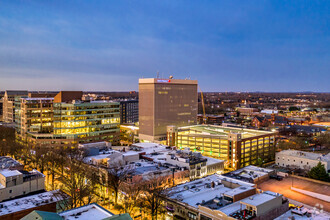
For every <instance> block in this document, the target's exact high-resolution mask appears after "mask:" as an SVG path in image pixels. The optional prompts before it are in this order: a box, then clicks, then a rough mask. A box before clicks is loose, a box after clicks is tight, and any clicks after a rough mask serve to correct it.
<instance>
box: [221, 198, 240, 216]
mask: <svg viewBox="0 0 330 220" xmlns="http://www.w3.org/2000/svg"><path fill="white" fill-rule="evenodd" d="M241 208H242V209H245V208H246V206H245V205H243V204H242V205H241V203H240V201H237V202H234V203H232V204H229V205H227V206H225V207H223V208H221V209H219V211H221V212H223V213H225V214H226V215H227V216H229V215H230V214H232V213H234V212H237V211H239V210H241Z"/></svg>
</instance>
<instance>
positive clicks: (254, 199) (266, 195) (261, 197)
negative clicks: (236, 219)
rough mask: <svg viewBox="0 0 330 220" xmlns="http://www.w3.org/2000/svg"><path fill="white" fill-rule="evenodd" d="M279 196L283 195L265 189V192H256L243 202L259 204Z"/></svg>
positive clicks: (253, 204)
mask: <svg viewBox="0 0 330 220" xmlns="http://www.w3.org/2000/svg"><path fill="white" fill-rule="evenodd" d="M278 196H282V195H281V194H278V193H274V192H270V191H265V192H263V193H260V194H255V195H253V196H250V197H248V198H245V199H242V200H241V203H242V204H245V205H250V206H259V205H261V204H263V203H265V202H268V201H270V200H273V199H275V198H276V197H278Z"/></svg>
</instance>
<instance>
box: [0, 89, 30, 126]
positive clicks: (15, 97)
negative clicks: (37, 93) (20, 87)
mask: <svg viewBox="0 0 330 220" xmlns="http://www.w3.org/2000/svg"><path fill="white" fill-rule="evenodd" d="M27 96H28V91H9V90H8V91H6V92H5V95H4V97H3V116H2V117H3V121H4V122H5V123H14V122H15V103H16V102H19V100H20V98H21V97H27Z"/></svg>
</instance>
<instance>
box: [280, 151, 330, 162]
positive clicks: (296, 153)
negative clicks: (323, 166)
mask: <svg viewBox="0 0 330 220" xmlns="http://www.w3.org/2000/svg"><path fill="white" fill-rule="evenodd" d="M276 154H277V155H286V156H292V157H299V158H306V159H310V160H320V161H326V162H330V153H329V154H327V155H324V156H323V155H322V154H318V153H312V152H305V151H298V150H282V151H281V152H278V153H276Z"/></svg>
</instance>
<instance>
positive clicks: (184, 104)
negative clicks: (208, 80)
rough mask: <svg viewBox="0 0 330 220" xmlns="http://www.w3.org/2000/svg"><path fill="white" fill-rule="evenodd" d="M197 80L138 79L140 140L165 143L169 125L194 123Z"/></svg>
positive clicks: (196, 102)
mask: <svg viewBox="0 0 330 220" xmlns="http://www.w3.org/2000/svg"><path fill="white" fill-rule="evenodd" d="M197 110H198V97H197V80H181V79H154V78H150V79H139V126H140V134H139V137H140V139H141V140H146V141H150V142H160V141H164V140H166V127H167V126H168V125H176V126H187V125H193V124H197Z"/></svg>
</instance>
